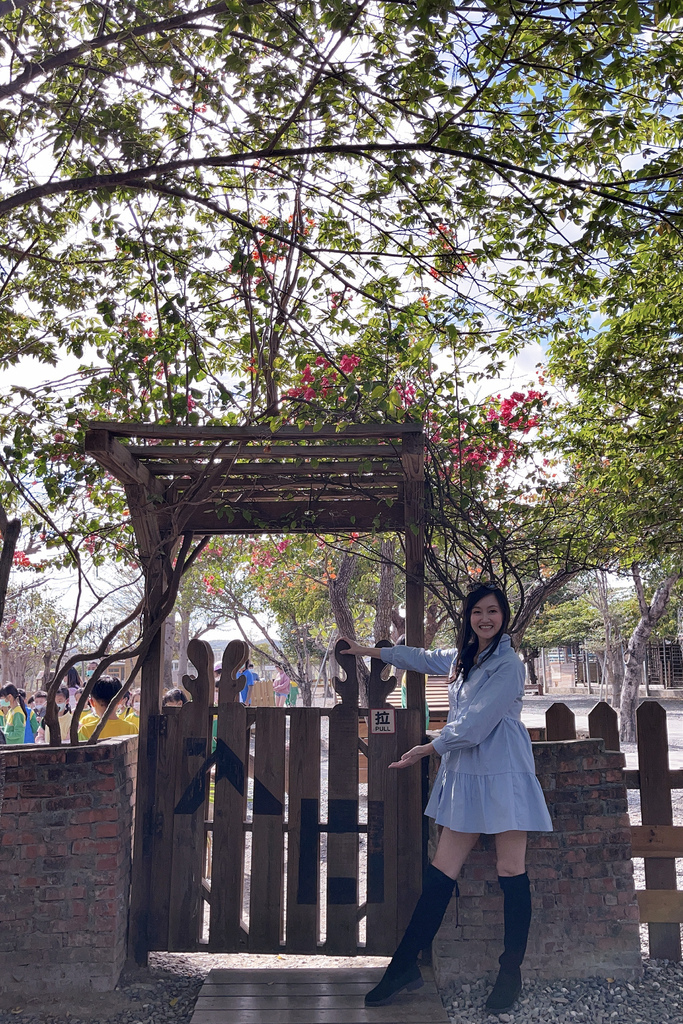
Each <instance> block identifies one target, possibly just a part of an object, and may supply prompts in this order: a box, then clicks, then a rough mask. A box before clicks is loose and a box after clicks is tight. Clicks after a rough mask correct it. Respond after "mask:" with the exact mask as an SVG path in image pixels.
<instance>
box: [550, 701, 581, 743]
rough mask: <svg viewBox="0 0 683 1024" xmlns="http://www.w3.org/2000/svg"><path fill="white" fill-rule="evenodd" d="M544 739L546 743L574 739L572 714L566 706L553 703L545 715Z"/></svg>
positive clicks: (574, 725) (574, 721) (574, 723)
mask: <svg viewBox="0 0 683 1024" xmlns="http://www.w3.org/2000/svg"><path fill="white" fill-rule="evenodd" d="M545 738H546V740H547V741H548V742H551V741H552V742H555V743H556V742H557V741H558V740H575V739H576V719H575V717H574V712H573V711H572V710H571V708H568V707H567V705H566V704H562V703H561V702H557V701H556V702H555V704H551V705H550V707H549V708H548V710H547V711H546V713H545Z"/></svg>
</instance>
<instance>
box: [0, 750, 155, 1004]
mask: <svg viewBox="0 0 683 1024" xmlns="http://www.w3.org/2000/svg"><path fill="white" fill-rule="evenodd" d="M2 750H3V753H2V754H0V757H2V756H4V761H5V788H4V800H3V804H2V813H1V814H0V992H15V991H16V992H17V994H19V993H25V992H26V991H27V987H28V991H30V990H31V988H32V987H36V988H38V989H40V991H41V992H43V993H45V992H46V991H51V992H58V991H60V990H67V989H68V990H73V988H74V987H79V988H84V987H90V988H92V989H96V990H98V991H111V990H112V989H113V988H114V987H115V986H116V983H117V981H118V978H119V974H120V973H121V968H122V967H123V963H124V960H125V954H126V930H127V916H128V893H129V886H130V858H131V827H132V817H133V802H134V783H135V763H136V756H137V737H134V738H130V739H112V740H103V741H102V742H100V743H98V744H96V745H94V746H79V747H75V748H73V747H68V746H64V747H48V746H33V745H32V746H27V747H24V746H16V747H13V746H12V747H5V748H2Z"/></svg>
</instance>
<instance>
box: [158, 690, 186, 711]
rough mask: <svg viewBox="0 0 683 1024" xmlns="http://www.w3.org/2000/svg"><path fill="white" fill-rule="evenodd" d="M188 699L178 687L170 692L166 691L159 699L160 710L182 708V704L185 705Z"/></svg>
mask: <svg viewBox="0 0 683 1024" xmlns="http://www.w3.org/2000/svg"><path fill="white" fill-rule="evenodd" d="M189 699H190V698H189V697H188V696H187V694H186V693H185V691H184V690H181V689H180V688H179V687H174V688H173V689H172V690H167V691H166V693H165V694H164V695H163V697H162V698H161V706H162V708H182V706H183V705H184V704H187V702H188V700H189Z"/></svg>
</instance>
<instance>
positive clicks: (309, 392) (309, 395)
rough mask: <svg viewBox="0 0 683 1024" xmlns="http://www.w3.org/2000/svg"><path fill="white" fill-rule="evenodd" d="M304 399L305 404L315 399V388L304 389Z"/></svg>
mask: <svg viewBox="0 0 683 1024" xmlns="http://www.w3.org/2000/svg"><path fill="white" fill-rule="evenodd" d="M304 398H305V399H306V401H307V402H310V401H312V400H313V399H314V398H315V388H306V390H305V391H304Z"/></svg>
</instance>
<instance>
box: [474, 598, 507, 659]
mask: <svg viewBox="0 0 683 1024" xmlns="http://www.w3.org/2000/svg"><path fill="white" fill-rule="evenodd" d="M470 625H471V626H472V629H473V630H474V632H475V633H476V634H477V636H478V637H479V645H480V648H481V647H482V641H484V644H483V646H486V644H488V643H489V642H490V641H491V640H492V639H493V637H494V636H495V635H496V633H498V632H499V631H500V629H501V628H502V625H503V610H502V608H501V607H500V605H499V604H498V600H497V598H495V597H494V596H493V595H491V596H490V597H482V598H481V600H480V601H477V603H476V604H475V605H474V607H473V608H472V611H471V612H470Z"/></svg>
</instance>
